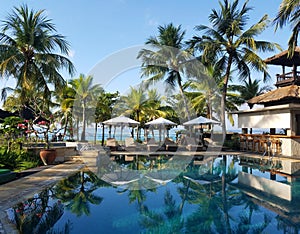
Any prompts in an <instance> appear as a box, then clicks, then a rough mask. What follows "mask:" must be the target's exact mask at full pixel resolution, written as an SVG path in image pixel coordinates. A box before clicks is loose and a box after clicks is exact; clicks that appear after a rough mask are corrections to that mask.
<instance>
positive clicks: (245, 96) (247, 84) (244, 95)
mask: <svg viewBox="0 0 300 234" xmlns="http://www.w3.org/2000/svg"><path fill="white" fill-rule="evenodd" d="M259 82H260V81H259V80H254V81H252V79H251V78H249V79H248V81H246V80H244V81H243V84H242V85H230V86H229V87H228V89H229V90H232V91H238V92H239V93H240V96H239V97H240V98H241V99H242V101H243V103H245V102H247V101H248V100H250V99H251V98H254V97H256V96H259V95H261V94H263V93H265V92H267V91H270V90H271V89H272V88H271V87H270V86H268V85H265V86H263V87H260V85H259ZM247 104H248V106H249V107H250V109H252V107H253V105H254V104H251V103H247Z"/></svg>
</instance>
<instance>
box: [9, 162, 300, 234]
mask: <svg viewBox="0 0 300 234" xmlns="http://www.w3.org/2000/svg"><path fill="white" fill-rule="evenodd" d="M162 159H163V160H161V159H159V161H158V158H156V159H154V162H153V159H147V158H140V159H135V160H134V161H132V162H124V161H122V160H121V161H120V160H119V162H118V160H117V162H114V163H119V165H121V168H122V169H123V172H124V174H125V175H126V180H125V179H124V176H123V178H122V180H118V179H119V175H120V170H119V169H120V168H118V172H117V173H116V174H115V175H114V177H113V176H112V173H113V172H115V169H114V168H113V167H112V166H110V167H109V169H107V167H106V170H104V168H101V167H98V168H97V169H96V171H95V169H93V172H92V171H90V170H83V171H80V172H78V173H76V174H74V175H72V176H70V177H69V178H68V179H66V180H63V181H60V182H59V183H57V184H56V185H54V186H53V187H51V188H48V189H46V190H45V191H43V192H41V193H38V194H36V195H35V196H34V197H33V198H31V199H29V200H27V201H24V202H22V203H19V204H17V205H16V206H14V207H12V208H11V209H9V210H8V215H9V217H10V219H11V220H12V222H14V223H15V224H16V226H17V228H18V229H19V230H20V232H21V233H30V234H31V233H80V234H82V233H86V234H87V233H105V234H106V233H273V234H274V233H298V232H299V230H300V203H299V201H300V181H299V179H298V178H297V177H291V176H288V175H287V176H285V175H282V174H281V175H279V174H277V173H276V172H277V171H278V170H279V169H280V168H279V167H280V166H278V165H280V163H278V162H276V163H273V165H274V166H273V168H267V169H266V167H264V168H263V169H262V167H261V165H253V164H252V165H245V164H242V163H241V160H240V159H239V158H238V157H234V156H223V157H210V158H208V159H207V160H206V158H205V157H202V158H196V160H192V161H190V163H189V164H187V165H186V167H185V168H184V169H181V171H178V174H176V175H175V174H174V168H175V167H174V164H172V166H173V168H172V170H170V168H168V167H169V166H170V165H171V164H168V162H170V160H171V161H172V157H166V158H162ZM138 163H140V164H141V165H143V167H142V168H141V167H139V166H137V165H139V164H138ZM133 165H135V166H133ZM150 165H152V167H151V166H150ZM128 168H135V169H133V170H129V169H128ZM137 169H138V170H137ZM128 171H129V172H130V173H129V172H128ZM137 171H139V173H138V174H136V172H137ZM149 171H150V172H149ZM160 171H168V173H165V174H161V173H160ZM153 172H155V173H154V174H153ZM171 172H172V173H173V174H172V173H171ZM151 173H152V174H151ZM124 174H122V175H124ZM101 178H102V179H101ZM281 186H282V188H281ZM276 188H278V189H279V190H278V191H279V192H278V191H276ZM282 190H284V192H282Z"/></svg>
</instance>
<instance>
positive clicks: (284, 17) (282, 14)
mask: <svg viewBox="0 0 300 234" xmlns="http://www.w3.org/2000/svg"><path fill="white" fill-rule="evenodd" d="M299 9H300V1H299V0H282V2H281V4H280V7H279V11H278V13H277V15H276V18H275V19H274V23H275V24H276V29H277V28H278V27H280V28H282V27H283V26H284V25H285V24H287V23H289V24H291V26H292V35H291V37H290V39H289V42H288V45H289V56H293V54H294V51H295V48H296V46H297V41H298V34H299V27H300V11H299Z"/></svg>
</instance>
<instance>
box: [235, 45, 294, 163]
mask: <svg viewBox="0 0 300 234" xmlns="http://www.w3.org/2000/svg"><path fill="white" fill-rule="evenodd" d="M265 62H266V63H267V64H270V65H280V66H282V74H277V75H276V83H275V86H276V87H277V89H275V90H272V91H269V92H267V93H265V94H262V95H260V96H257V97H254V98H252V99H250V100H249V101H248V103H249V104H251V105H254V104H261V105H263V108H255V109H250V110H244V111H238V112H235V113H236V114H238V127H240V128H242V129H243V132H244V133H247V132H246V129H247V128H269V129H270V133H269V134H268V135H260V136H258V135H257V136H255V134H245V139H242V142H244V145H243V147H244V148H245V149H246V150H249V148H251V150H253V151H255V150H256V151H260V152H266V150H267V149H266V147H269V148H268V150H270V148H271V149H273V153H274V152H275V153H276V154H281V153H282V155H285V156H290V157H297V158H300V72H298V71H297V67H298V66H299V65H300V48H299V47H297V48H296V49H295V53H294V56H293V57H292V58H289V57H288V51H287V50H286V51H283V52H281V53H279V54H277V55H274V56H272V57H270V58H267V59H266V60H265ZM287 68H290V69H291V71H288V69H287ZM276 128H282V129H285V134H281V135H276V134H275V129H276ZM256 138H257V139H256ZM262 138H263V140H262ZM268 141H269V142H271V143H269V146H267V143H266V142H268ZM270 144H271V146H270Z"/></svg>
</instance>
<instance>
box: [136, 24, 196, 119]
mask: <svg viewBox="0 0 300 234" xmlns="http://www.w3.org/2000/svg"><path fill="white" fill-rule="evenodd" d="M158 32H159V35H158V36H157V37H153V36H151V37H150V38H148V40H147V41H146V45H150V46H152V47H153V48H154V50H149V49H142V50H141V51H140V52H139V54H138V58H141V59H142V61H143V63H142V77H147V78H148V77H149V79H148V80H147V83H148V84H151V83H153V82H157V81H161V80H164V81H165V82H166V83H167V84H168V85H170V86H171V87H172V88H174V87H175V86H176V85H178V87H179V91H180V93H181V96H182V98H183V101H184V104H185V108H186V112H187V114H188V119H190V112H189V110H188V108H187V100H186V98H185V96H184V93H183V74H184V73H187V71H186V67H187V66H188V65H189V62H190V61H192V58H191V55H190V54H189V53H188V52H186V51H183V46H184V44H183V38H184V35H185V31H182V30H181V26H178V27H175V26H174V25H173V24H172V23H170V24H168V25H165V26H159V27H158Z"/></svg>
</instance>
